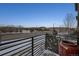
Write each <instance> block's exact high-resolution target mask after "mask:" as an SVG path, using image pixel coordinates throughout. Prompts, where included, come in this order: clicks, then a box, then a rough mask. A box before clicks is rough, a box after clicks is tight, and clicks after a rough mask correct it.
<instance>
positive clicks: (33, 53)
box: [32, 37, 34, 56]
mask: <svg viewBox="0 0 79 59" xmlns="http://www.w3.org/2000/svg"><path fill="white" fill-rule="evenodd" d="M32 56H34V39H33V37H32Z"/></svg>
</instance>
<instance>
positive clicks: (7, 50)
mask: <svg viewBox="0 0 79 59" xmlns="http://www.w3.org/2000/svg"><path fill="white" fill-rule="evenodd" d="M26 45H28V43H24V44H21V45H17V46H14V47H12V48H8V49H5V50H2V51H0V55H4V54H6V53H9V52H12V51H14V50H16V49H19V48H22V47H23V46H26ZM28 46H29V45H28Z"/></svg>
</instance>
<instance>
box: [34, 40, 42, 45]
mask: <svg viewBox="0 0 79 59" xmlns="http://www.w3.org/2000/svg"><path fill="white" fill-rule="evenodd" d="M41 42H43V41H41V40H40V41H37V42H35V43H34V45H35V44H40V43H41Z"/></svg>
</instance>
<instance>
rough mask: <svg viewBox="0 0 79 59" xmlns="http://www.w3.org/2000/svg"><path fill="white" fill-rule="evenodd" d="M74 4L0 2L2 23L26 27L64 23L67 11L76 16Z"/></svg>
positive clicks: (0, 22)
mask: <svg viewBox="0 0 79 59" xmlns="http://www.w3.org/2000/svg"><path fill="white" fill-rule="evenodd" d="M74 7H75V6H74V4H67V3H65V4H54V3H52V4H0V24H3V25H16V26H17V25H22V26H24V27H36V26H37V27H38V26H39V27H40V26H46V27H52V26H53V24H54V26H56V27H57V26H60V25H63V20H64V19H65V16H66V14H67V13H72V14H73V15H74V16H75V8H74Z"/></svg>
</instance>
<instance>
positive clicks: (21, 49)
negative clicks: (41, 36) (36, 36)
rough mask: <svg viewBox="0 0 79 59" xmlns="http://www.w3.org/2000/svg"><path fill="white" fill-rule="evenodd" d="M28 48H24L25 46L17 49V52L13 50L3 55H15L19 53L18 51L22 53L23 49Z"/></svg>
mask: <svg viewBox="0 0 79 59" xmlns="http://www.w3.org/2000/svg"><path fill="white" fill-rule="evenodd" d="M30 47H31V45H30ZM28 48H29V47H26V46H23V47H22V48H19V49H17V50H14V51H13V52H10V53H7V54H5V55H6V56H9V55H11V56H12V55H14V54H16V53H19V52H20V51H23V49H28Z"/></svg>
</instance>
